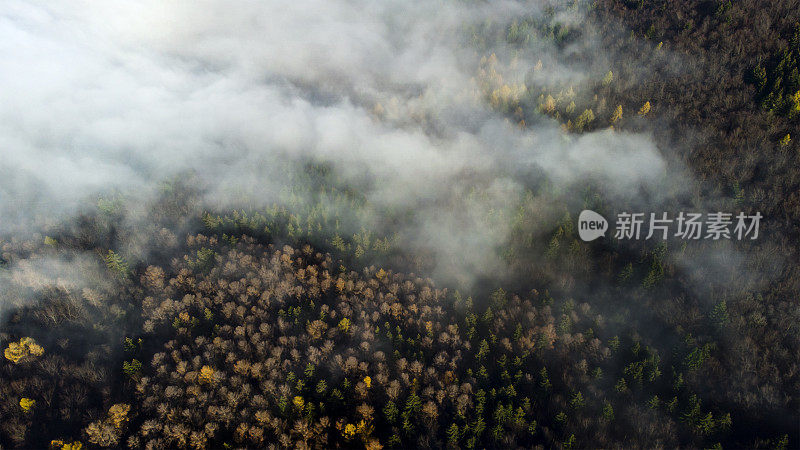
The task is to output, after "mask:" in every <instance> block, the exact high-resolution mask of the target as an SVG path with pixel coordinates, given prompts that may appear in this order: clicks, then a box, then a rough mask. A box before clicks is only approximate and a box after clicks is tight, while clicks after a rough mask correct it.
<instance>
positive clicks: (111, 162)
mask: <svg viewBox="0 0 800 450" xmlns="http://www.w3.org/2000/svg"><path fill="white" fill-rule="evenodd" d="M546 6H547V5H546V4H545V3H544V2H502V3H491V4H485V3H472V2H447V1H424V2H423V1H387V2H369V1H349V0H347V1H346V0H335V1H327V0H326V1H303V2H294V3H284V2H276V1H266V2H261V1H243V2H237V3H236V5H235V7H234V6H232V5H231V4H230V2H226V1H221V0H204V1H191V2H189V1H175V2H163V1H155V0H152V1H145V0H138V1H107V2H93V1H88V0H87V1H70V2H49V1H17V0H7V1H6V2H4V6H3V8H2V12H0V54H2V58H0V86H1V88H0V119H2V120H0V174H1V175H2V176H1V177H0V226H2V231H3V232H4V233H6V234H8V233H20V232H24V231H26V230H30V229H31V228H33V227H34V225H35V224H38V223H45V222H54V221H59V220H67V219H68V218H69V217H71V216H73V215H74V214H75V213H76V212H78V211H79V210H80V209H81V208H86V207H87V205H92V204H93V203H94V202H96V199H97V197H98V196H101V195H106V194H108V193H109V192H123V193H126V194H127V195H128V196H129V197H132V198H139V199H146V198H148V197H149V196H150V195H151V194H152V192H153V191H154V189H156V186H157V185H158V183H159V182H161V181H163V180H164V179H167V178H169V177H173V176H175V175H176V174H182V173H187V172H191V173H194V174H196V175H197V178H198V179H199V180H202V182H203V183H204V186H205V190H204V202H205V203H206V204H207V205H209V206H213V207H215V208H217V209H224V208H226V207H234V206H237V205H239V204H242V203H244V200H245V198H246V200H247V204H249V205H256V206H259V205H270V204H272V203H274V202H277V201H279V198H278V195H277V193H278V192H279V191H280V190H281V188H283V187H285V186H287V185H288V184H289V183H290V180H291V176H290V173H287V169H286V168H287V167H290V166H291V164H292V161H307V160H312V161H319V162H325V163H329V164H331V165H332V167H333V168H334V170H335V173H336V174H337V175H338V176H339V177H340V178H341V179H342V180H343V181H344V182H345V183H353V184H357V185H358V186H359V187H360V188H361V189H363V191H364V192H365V194H366V195H367V198H368V200H369V202H370V205H372V207H373V210H374V214H375V215H377V216H380V214H381V212H382V211H384V210H385V209H386V208H403V209H408V210H413V211H415V214H416V216H417V220H414V221H412V222H411V223H408V224H401V225H400V227H401V229H400V233H401V234H402V235H403V236H404V237H405V238H406V239H407V240H408V242H409V245H410V246H412V247H415V246H416V247H420V248H425V249H427V250H430V251H433V252H434V253H435V254H437V255H439V256H442V258H440V259H441V261H440V262H441V264H443V266H442V267H440V269H441V272H442V273H445V274H448V273H454V272H457V271H459V270H468V271H477V272H478V274H481V272H485V273H490V271H491V270H494V268H495V267H496V266H497V265H498V264H499V261H498V259H497V256H496V255H495V254H494V253H493V249H494V248H495V247H496V246H497V245H498V244H499V243H501V242H502V241H503V240H504V239H505V237H506V235H507V233H508V231H509V230H508V229H507V226H508V225H503V224H487V223H485V220H484V219H483V215H482V213H481V212H482V211H488V210H490V209H492V210H495V211H499V212H500V213H501V214H502V213H508V214H510V210H511V208H513V207H514V204H515V201H516V199H517V198H518V197H519V195H521V193H522V192H523V191H524V190H525V187H526V186H528V185H529V184H532V183H535V182H537V181H540V180H539V179H540V178H542V177H544V178H547V179H548V181H549V182H551V183H554V184H555V185H556V186H561V187H568V186H570V185H572V184H573V183H576V182H585V181H587V180H596V181H597V182H598V184H599V185H600V186H602V189H603V190H604V191H605V192H606V193H607V194H608V195H609V196H610V197H611V198H624V199H628V200H630V199H632V198H633V199H635V198H636V197H637V196H638V195H639V194H640V192H641V189H647V188H648V187H650V188H651V191H652V192H657V191H658V190H659V189H660V187H659V183H663V180H664V179H665V177H666V171H667V167H666V163H665V161H664V158H663V157H662V156H661V154H660V152H659V150H658V149H657V148H656V146H655V144H654V143H653V140H652V139H651V137H650V136H649V135H647V134H630V133H623V132H616V131H610V130H602V131H597V132H593V133H586V134H583V135H580V136H579V137H574V136H572V137H571V136H569V135H567V134H566V133H564V132H563V131H562V130H561V129H560V125H559V124H558V123H557V122H556V121H553V120H550V119H545V118H543V119H542V120H539V121H537V122H536V123H535V124H528V126H526V127H524V128H521V127H519V126H517V124H515V123H513V122H512V121H510V120H509V119H508V116H506V115H504V114H503V113H501V112H499V111H497V110H496V109H494V108H492V107H491V106H490V105H489V104H488V103H487V102H486V101H485V98H483V96H482V94H481V92H480V86H479V84H480V82H479V80H477V81H476V77H477V76H478V72H479V66H480V61H481V58H486V57H487V56H490V55H491V54H495V55H496V57H497V58H498V60H499V61H501V64H504V67H505V69H506V70H505V72H504V76H505V80H506V81H507V82H509V83H519V84H521V83H524V82H526V80H527V82H528V83H536V84H537V85H539V86H545V85H566V84H570V85H575V86H576V87H579V86H580V84H581V83H586V82H588V81H591V80H593V79H594V80H596V79H597V77H598V74H599V75H600V76H602V72H599V71H598V68H597V67H598V64H599V65H600V66H602V65H603V64H604V61H605V56H604V55H603V54H602V52H597V53H596V61H586V62H585V64H584V63H582V64H581V65H580V66H577V65H575V64H564V63H562V61H564V60H565V58H566V57H567V56H569V55H570V53H571V52H574V51H575V48H574V46H573V47H567V48H557V47H556V46H554V44H553V43H552V42H551V43H548V42H547V41H546V40H542V41H541V42H538V41H534V42H530V43H529V44H528V45H526V46H525V48H524V50H520V49H515V48H511V47H510V46H508V45H507V44H505V43H504V42H503V41H499V43H490V44H489V48H487V49H478V47H477V46H476V45H472V44H471V43H470V32H469V30H470V29H472V28H474V27H480V26H483V25H484V24H487V23H494V24H496V23H500V24H503V23H509V22H510V21H511V18H512V17H520V16H521V15H527V16H534V17H540V16H541V11H542V8H543V7H546ZM580 17H581V13H580V12H578V11H566V12H563V13H561V14H558V15H556V16H555V19H553V20H556V21H560V22H563V23H570V22H572V23H574V22H577V21H578V20H580ZM587 34H588V33H587ZM577 45H578V46H580V45H583V46H589V45H591V44H589V43H588V42H584V43H581V44H577ZM595 50H596V49H595ZM540 61H541V62H542V64H538V63H539V62H540ZM537 64H538V65H539V67H541V68H540V69H538V70H535V71H534V70H532V69H531V68H532V67H535V66H537ZM530 88H533V86H530ZM673 182H674V183H677V184H679V183H680V181H679V180H673ZM468 190H473V191H477V192H479V193H480V194H481V195H479V196H473V197H472V198H470V199H465V196H464V195H462V194H463V193H464V192H466V191H468ZM652 192H651V193H652ZM648 199H650V200H652V197H648ZM448 264H455V266H452V267H450V266H447V265H448ZM485 273H484V274H485Z"/></svg>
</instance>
